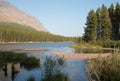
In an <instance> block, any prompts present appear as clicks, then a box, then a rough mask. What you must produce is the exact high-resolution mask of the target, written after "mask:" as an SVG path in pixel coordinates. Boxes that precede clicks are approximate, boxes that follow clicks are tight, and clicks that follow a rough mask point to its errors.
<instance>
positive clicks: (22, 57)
mask: <svg viewBox="0 0 120 81" xmlns="http://www.w3.org/2000/svg"><path fill="white" fill-rule="evenodd" d="M7 63H20V64H22V65H32V64H34V65H39V64H40V59H38V58H35V57H28V56H27V55H26V54H25V53H19V54H18V53H14V52H0V66H1V67H2V65H3V66H4V65H5V64H7Z"/></svg>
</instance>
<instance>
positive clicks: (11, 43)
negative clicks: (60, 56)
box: [0, 41, 72, 44]
mask: <svg viewBox="0 0 120 81" xmlns="http://www.w3.org/2000/svg"><path fill="white" fill-rule="evenodd" d="M66 42H72V41H66ZM34 43H55V42H50V41H48V42H0V44H34ZM57 43H61V42H60V41H59V42H57Z"/></svg>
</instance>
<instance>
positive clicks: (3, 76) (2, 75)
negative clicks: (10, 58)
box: [0, 63, 40, 81]
mask: <svg viewBox="0 0 120 81" xmlns="http://www.w3.org/2000/svg"><path fill="white" fill-rule="evenodd" d="M38 67H40V65H23V64H22V65H21V64H20V63H8V64H4V65H2V66H1V68H0V80H1V81H10V80H12V81H14V79H15V77H16V76H17V74H18V73H20V72H21V71H22V69H23V68H24V69H26V70H32V69H33V68H38Z"/></svg>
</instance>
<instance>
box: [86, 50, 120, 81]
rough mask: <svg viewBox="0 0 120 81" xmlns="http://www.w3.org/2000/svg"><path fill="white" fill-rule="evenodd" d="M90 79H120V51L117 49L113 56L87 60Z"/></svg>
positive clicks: (115, 80) (91, 80)
mask: <svg viewBox="0 0 120 81" xmlns="http://www.w3.org/2000/svg"><path fill="white" fill-rule="evenodd" d="M87 62H88V63H87V73H88V77H89V81H120V51H119V50H118V49H117V50H115V51H114V53H112V54H111V56H109V57H107V58H101V57H100V56H99V57H98V58H95V59H91V60H88V61H87Z"/></svg>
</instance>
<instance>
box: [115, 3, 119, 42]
mask: <svg viewBox="0 0 120 81" xmlns="http://www.w3.org/2000/svg"><path fill="white" fill-rule="evenodd" d="M115 37H116V39H117V40H118V39H120V5H119V3H117V4H116V9H115Z"/></svg>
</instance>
